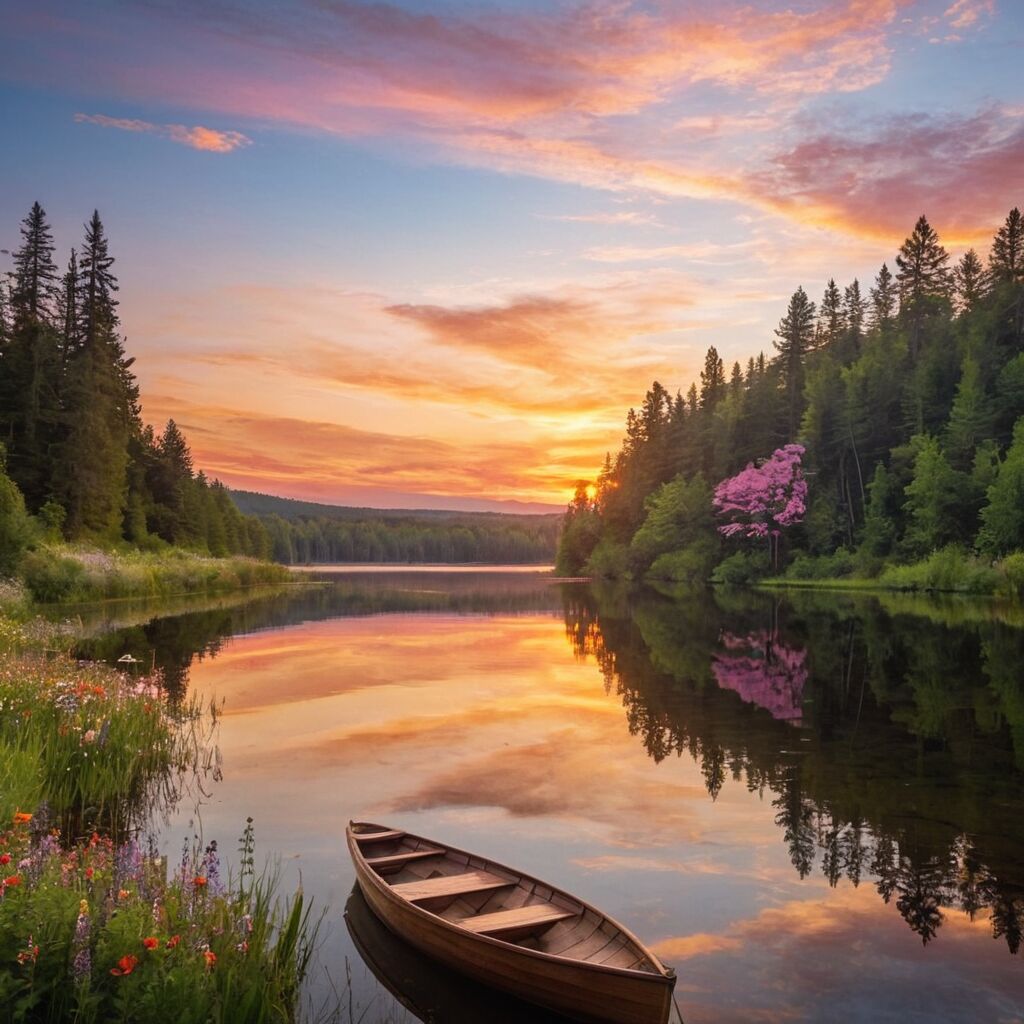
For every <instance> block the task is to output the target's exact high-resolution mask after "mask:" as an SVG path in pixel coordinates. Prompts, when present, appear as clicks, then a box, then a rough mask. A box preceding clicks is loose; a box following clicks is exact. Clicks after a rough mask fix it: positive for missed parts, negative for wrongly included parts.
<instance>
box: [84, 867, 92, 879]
mask: <svg viewBox="0 0 1024 1024" xmlns="http://www.w3.org/2000/svg"><path fill="white" fill-rule="evenodd" d="M85 877H86V878H92V868H86V869H85Z"/></svg>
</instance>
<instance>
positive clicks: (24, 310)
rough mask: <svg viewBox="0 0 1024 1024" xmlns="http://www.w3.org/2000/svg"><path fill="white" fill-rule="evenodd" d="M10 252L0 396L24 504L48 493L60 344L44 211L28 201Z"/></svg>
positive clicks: (11, 464)
mask: <svg viewBox="0 0 1024 1024" xmlns="http://www.w3.org/2000/svg"><path fill="white" fill-rule="evenodd" d="M21 237H22V245H21V248H20V249H18V250H17V251H16V252H15V253H14V257H13V261H14V275H13V282H12V286H11V321H12V322H11V328H10V340H9V342H8V344H7V347H6V348H7V351H6V354H5V359H4V362H5V374H4V377H5V384H4V387H3V393H2V395H0V398H2V399H3V407H2V409H0V416H3V417H4V422H3V433H4V436H6V438H7V441H8V471H9V473H10V475H11V478H12V479H13V480H14V482H15V483H16V484H17V485H18V487H19V489H20V490H21V492H22V494H24V496H25V499H26V502H27V504H28V506H29V508H30V509H33V510H34V509H37V508H39V507H40V505H42V504H43V502H44V501H45V500H46V498H47V497H48V489H49V466H50V460H51V459H52V457H53V452H54V446H55V445H56V443H57V439H58V431H59V428H60V411H61V409H60V406H61V396H60V390H61V364H60V343H59V338H58V335H57V332H56V331H55V329H54V326H53V314H54V304H55V282H56V279H57V267H56V265H55V264H54V262H53V249H54V246H53V236H52V234H51V232H50V226H49V224H48V223H47V221H46V212H45V211H44V210H43V208H42V207H41V206H40V205H39V203H34V204H33V206H32V209H31V210H30V211H29V214H28V216H27V217H26V218H25V219H24V221H22V225H21Z"/></svg>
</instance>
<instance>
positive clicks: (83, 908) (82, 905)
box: [78, 900, 89, 917]
mask: <svg viewBox="0 0 1024 1024" xmlns="http://www.w3.org/2000/svg"><path fill="white" fill-rule="evenodd" d="M78 913H79V914H80V915H82V916H83V917H84V916H85V915H86V914H88V913H89V901H88V900H79V902H78Z"/></svg>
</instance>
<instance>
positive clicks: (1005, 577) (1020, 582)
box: [995, 551, 1024, 598]
mask: <svg viewBox="0 0 1024 1024" xmlns="http://www.w3.org/2000/svg"><path fill="white" fill-rule="evenodd" d="M995 568H996V572H998V573H999V575H1000V576H1001V577H1002V579H1001V580H1000V582H999V583H998V584H997V586H996V593H997V594H1002V595H1004V596H1006V597H1018V598H1020V597H1024V551H1014V552H1013V554H1012V555H1007V556H1006V557H1005V558H1003V559H1002V560H1000V561H998V562H996V565H995Z"/></svg>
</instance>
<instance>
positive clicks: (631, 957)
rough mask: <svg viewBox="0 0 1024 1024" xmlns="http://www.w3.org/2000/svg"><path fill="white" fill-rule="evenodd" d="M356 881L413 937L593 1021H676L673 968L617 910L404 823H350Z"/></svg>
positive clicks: (378, 909)
mask: <svg viewBox="0 0 1024 1024" xmlns="http://www.w3.org/2000/svg"><path fill="white" fill-rule="evenodd" d="M345 837H346V840H347V842H348V848H349V853H350V855H351V857H352V862H353V864H354V865H355V869H356V881H357V883H358V884H359V888H360V889H361V890H362V893H363V896H364V897H365V899H366V902H367V903H368V904H369V905H370V908H371V909H372V910H373V912H374V913H375V914H376V915H377V917H379V918H380V920H381V921H382V922H383V923H384V924H385V925H386V926H387V927H388V928H390V929H391V931H393V932H394V933H395V934H396V935H398V936H400V937H401V938H403V939H405V941H407V942H408V943H409V944H410V945H413V946H415V947H416V948H417V949H419V950H421V951H422V952H424V953H426V954H427V955H428V956H431V957H433V958H434V959H436V960H439V961H440V962H442V963H444V964H446V965H447V966H449V967H451V968H453V969H454V970H456V971H459V972H461V973H463V974H466V975H468V976H470V977H472V978H474V979H476V980H477V981H480V982H483V983H484V984H485V985H490V986H492V987H494V988H498V989H501V990H502V991H505V992H510V993H512V994H513V995H515V996H516V997H517V998H519V999H522V1000H524V1001H526V1002H528V1003H533V1004H536V1005H538V1006H544V1007H548V1008H550V1009H553V1010H556V1011H557V1012H559V1013H562V1014H564V1015H565V1016H567V1017H570V1018H572V1019H573V1020H577V1021H583V1022H586V1024H666V1022H667V1021H668V1018H669V1014H670V1012H671V1009H672V989H673V987H674V985H675V974H674V972H673V971H672V970H670V969H669V968H666V967H665V966H664V965H663V964H662V963H661V961H660V960H658V958H657V957H656V956H655V955H654V954H653V953H652V952H651V951H650V950H648V949H647V948H646V947H645V946H644V945H643V943H642V942H640V940H639V939H638V938H637V937H636V936H635V935H633V934H632V933H631V932H630V931H628V929H626V928H625V927H623V926H622V925H621V924H618V923H617V922H615V921H613V920H612V919H611V918H610V917H608V915H607V914H602V913H601V912H600V911H599V910H596V909H595V908H594V907H592V906H590V905H589V904H588V903H585V902H584V901H583V900H581V899H579V898H578V897H576V896H571V895H570V894H569V893H566V892H563V891H561V890H560V889H556V888H555V887H554V886H551V885H549V884H547V883H546V882H542V881H540V880H539V879H536V878H533V877H531V876H530V875H527V874H524V873H523V872H521V871H517V870H515V869H513V868H509V867H506V866H505V865H503V864H499V863H498V862H497V861H493V860H491V859H490V858H487V857H481V856H477V855H476V854H472V853H467V852H466V851H465V850H458V849H456V848H455V847H452V846H448V845H446V844H444V843H439V842H436V841H434V840H431V839H425V838H423V837H422V836H417V835H413V834H412V833H410V832H405V831H403V830H401V829H392V828H388V827H387V826H385V825H376V824H373V823H371V822H349V826H348V828H347V829H346V831H345Z"/></svg>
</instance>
